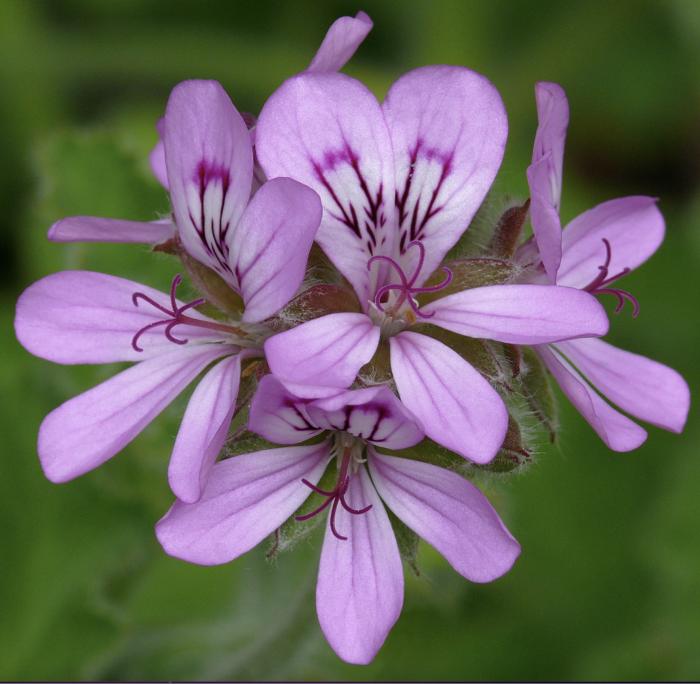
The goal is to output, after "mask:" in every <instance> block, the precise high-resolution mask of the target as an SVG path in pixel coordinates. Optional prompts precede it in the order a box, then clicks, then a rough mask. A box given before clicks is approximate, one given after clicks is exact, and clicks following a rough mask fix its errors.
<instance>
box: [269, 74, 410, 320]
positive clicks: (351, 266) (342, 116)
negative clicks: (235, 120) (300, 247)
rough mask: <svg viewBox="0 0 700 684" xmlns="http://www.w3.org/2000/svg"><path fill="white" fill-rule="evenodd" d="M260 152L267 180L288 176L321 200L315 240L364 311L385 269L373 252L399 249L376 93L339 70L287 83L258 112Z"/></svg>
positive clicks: (389, 167)
mask: <svg viewBox="0 0 700 684" xmlns="http://www.w3.org/2000/svg"><path fill="white" fill-rule="evenodd" d="M256 151H257V154H258V158H259V160H260V164H261V166H262V168H263V169H264V171H265V173H266V174H267V176H268V177H269V178H275V177H277V176H288V177H289V178H294V179H295V180H298V181H300V182H301V183H304V184H305V185H308V186H309V187H311V188H313V189H314V190H316V192H317V193H318V194H319V196H320V197H321V202H322V204H323V210H324V211H323V219H322V222H321V227H320V229H319V231H318V235H317V238H316V239H317V241H318V243H319V244H320V245H321V247H322V248H323V250H324V251H325V252H326V254H328V256H329V257H330V258H331V259H332V261H333V263H334V264H335V265H336V267H337V268H338V269H339V270H340V271H341V273H342V274H343V275H344V276H345V277H346V278H347V279H348V280H349V281H350V282H351V283H352V285H353V287H354V288H355V291H356V292H357V295H358V297H359V299H360V303H361V305H362V306H363V308H364V309H365V310H366V308H367V302H368V300H369V298H370V297H371V296H373V294H374V292H375V290H376V286H377V283H378V282H379V281H380V280H381V278H382V274H383V270H382V269H381V268H374V269H372V271H371V272H370V271H368V269H367V261H368V259H369V258H370V257H371V256H373V255H378V254H384V255H391V254H393V250H394V238H395V234H396V226H395V222H394V163H393V154H392V150H391V141H390V139H389V131H388V129H387V127H386V123H385V121H384V116H383V114H382V110H381V108H380V106H379V103H378V102H377V100H376V98H375V97H374V95H373V94H372V93H371V92H370V91H369V90H368V89H367V88H365V86H363V85H362V84H361V83H360V82H359V81H356V80H354V79H352V78H349V77H347V76H344V75H342V74H328V73H325V74H321V73H318V74H301V75H299V76H296V77H294V78H291V79H289V80H288V81H286V82H285V83H284V84H283V85H282V86H281V87H280V88H279V89H278V90H277V91H276V92H275V93H274V94H273V95H272V96H271V97H270V99H269V100H268V101H267V103H266V104H265V106H264V107H263V110H262V112H261V114H260V119H259V121H258V127H257V134H256Z"/></svg>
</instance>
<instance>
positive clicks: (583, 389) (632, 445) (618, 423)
mask: <svg viewBox="0 0 700 684" xmlns="http://www.w3.org/2000/svg"><path fill="white" fill-rule="evenodd" d="M537 352H538V353H539V355H540V357H541V358H542V360H543V361H544V363H545V364H546V366H547V368H549V371H550V372H551V373H552V375H553V376H554V378H555V380H556V381H557V382H558V383H559V387H561V390H562V392H564V394H565V395H566V396H567V397H568V399H569V401H570V402H571V403H572V404H573V405H574V406H575V407H576V408H577V409H578V411H579V413H580V414H581V415H582V416H583V417H584V418H585V419H586V421H587V422H588V423H589V424H590V426H591V427H592V428H593V429H594V430H595V431H596V432H597V433H598V436H599V437H600V438H601V439H602V440H603V441H604V442H605V443H606V444H607V445H608V446H609V447H610V448H611V449H612V450H613V451H632V450H633V449H636V448H637V447H639V446H641V445H642V444H643V443H644V441H645V440H646V438H647V433H646V431H645V430H643V429H642V428H641V427H639V425H637V424H636V423H634V422H633V421H631V420H630V419H629V418H627V417H626V416H624V415H622V413H620V412H619V411H616V410H615V409H614V408H612V407H611V406H610V405H609V404H607V403H606V402H605V401H604V400H603V399H601V397H600V395H599V394H598V393H597V392H596V391H595V390H594V389H593V388H592V387H591V386H590V385H589V384H588V383H587V382H586V381H585V380H584V379H583V377H581V375H580V374H579V373H578V372H577V371H576V370H575V369H574V367H573V366H572V365H571V364H570V363H569V362H568V361H566V359H565V358H564V357H563V356H561V355H560V354H558V353H556V350H555V347H544V346H543V347H538V348H537Z"/></svg>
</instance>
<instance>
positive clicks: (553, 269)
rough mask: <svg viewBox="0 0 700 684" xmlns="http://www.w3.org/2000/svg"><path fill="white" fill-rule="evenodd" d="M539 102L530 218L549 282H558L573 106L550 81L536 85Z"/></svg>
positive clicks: (529, 172)
mask: <svg viewBox="0 0 700 684" xmlns="http://www.w3.org/2000/svg"><path fill="white" fill-rule="evenodd" d="M535 100H536V102H537V119H538V126H537V133H536V134H535V144H534V148H533V150H532V164H531V165H530V166H529V167H528V169H527V180H528V184H529V186H530V200H531V204H530V217H531V220H532V228H533V232H534V234H535V240H536V242H537V247H538V249H539V252H540V256H541V258H542V263H543V265H544V268H545V271H546V273H547V276H548V278H549V282H552V283H555V282H557V270H558V269H559V263H560V262H561V239H562V238H561V222H560V219H559V203H560V200H561V183H562V169H563V163H564V143H565V142H566V129H567V126H568V125H569V103H568V101H567V99H566V94H565V93H564V90H563V89H562V88H561V86H559V85H557V84H556V83H547V82H540V83H538V84H537V85H536V86H535Z"/></svg>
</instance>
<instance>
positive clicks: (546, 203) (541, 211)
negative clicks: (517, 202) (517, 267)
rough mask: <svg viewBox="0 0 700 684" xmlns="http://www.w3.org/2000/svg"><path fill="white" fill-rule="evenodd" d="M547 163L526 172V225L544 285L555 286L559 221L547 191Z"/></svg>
mask: <svg viewBox="0 0 700 684" xmlns="http://www.w3.org/2000/svg"><path fill="white" fill-rule="evenodd" d="M551 166H552V165H551V160H550V159H549V157H544V158H543V159H540V161H538V162H534V163H533V164H531V165H530V166H529V167H528V169H527V180H528V183H529V185H530V221H531V223H532V231H533V233H534V238H535V244H536V245H537V252H538V253H539V257H540V259H541V260H542V265H543V266H544V270H545V273H546V275H547V282H550V283H556V282H557V272H558V271H559V264H560V263H561V252H562V248H561V242H562V233H561V219H560V218H559V210H558V209H557V208H556V207H555V206H554V204H553V203H552V200H551V197H550V196H549V191H548V187H549V184H550V182H551V175H552V169H551Z"/></svg>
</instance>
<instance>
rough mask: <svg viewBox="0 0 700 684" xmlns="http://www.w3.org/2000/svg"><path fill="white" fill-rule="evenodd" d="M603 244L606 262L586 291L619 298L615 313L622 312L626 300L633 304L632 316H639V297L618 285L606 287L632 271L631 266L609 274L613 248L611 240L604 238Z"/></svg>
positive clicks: (585, 288) (600, 267)
mask: <svg viewBox="0 0 700 684" xmlns="http://www.w3.org/2000/svg"><path fill="white" fill-rule="evenodd" d="M603 245H604V246H605V263H604V264H603V265H602V266H598V270H599V271H600V273H599V274H598V275H597V276H596V277H595V278H594V279H593V280H592V281H591V282H590V283H588V285H586V287H584V288H583V289H584V290H585V291H586V292H590V293H591V294H594V295H600V294H611V295H613V296H614V297H615V298H616V299H617V306H616V307H615V313H620V311H622V308H623V307H624V306H625V302H626V301H627V302H629V303H630V304H631V305H632V316H633V317H634V318H637V316H638V315H639V301H638V300H637V298H636V297H635V296H634V295H633V294H632V293H631V292H628V291H627V290H622V289H620V288H617V287H606V286H607V285H610V284H611V283H613V282H614V281H616V280H618V279H619V278H622V276H625V275H627V274H628V273H629V272H630V269H629V268H623V269H622V270H621V271H620V272H619V273H618V274H616V275H614V276H608V273H609V268H610V261H611V260H612V248H611V247H610V242H608V240H606V239H605V238H603Z"/></svg>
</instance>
